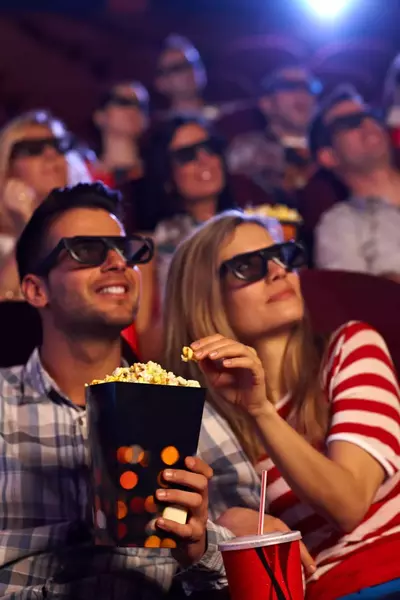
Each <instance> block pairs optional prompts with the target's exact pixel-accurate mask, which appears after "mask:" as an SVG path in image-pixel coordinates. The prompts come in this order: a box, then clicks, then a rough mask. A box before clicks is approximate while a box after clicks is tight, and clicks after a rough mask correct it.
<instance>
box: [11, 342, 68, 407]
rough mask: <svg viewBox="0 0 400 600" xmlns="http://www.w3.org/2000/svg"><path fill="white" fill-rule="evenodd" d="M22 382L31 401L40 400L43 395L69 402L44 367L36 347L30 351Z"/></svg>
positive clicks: (26, 395)
mask: <svg viewBox="0 0 400 600" xmlns="http://www.w3.org/2000/svg"><path fill="white" fill-rule="evenodd" d="M22 383H23V386H24V391H25V394H24V395H25V397H29V398H30V399H31V401H32V402H38V401H40V400H41V399H43V396H48V397H50V398H54V399H56V397H57V398H58V399H59V400H60V399H61V400H64V401H67V402H70V400H69V399H68V398H67V396H66V395H65V394H63V392H62V391H61V390H60V388H59V387H58V385H57V384H56V382H55V381H54V379H52V377H50V375H49V374H48V373H47V371H46V369H45V368H44V366H43V364H42V361H41V359H40V354H39V349H38V348H35V350H34V351H33V352H32V354H31V356H30V357H29V360H28V362H27V363H26V365H25V367H24V369H23V376H22Z"/></svg>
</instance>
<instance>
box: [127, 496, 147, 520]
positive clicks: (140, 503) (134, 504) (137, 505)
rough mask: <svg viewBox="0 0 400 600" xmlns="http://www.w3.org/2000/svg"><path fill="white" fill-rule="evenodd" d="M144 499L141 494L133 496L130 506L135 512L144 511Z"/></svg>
mask: <svg viewBox="0 0 400 600" xmlns="http://www.w3.org/2000/svg"><path fill="white" fill-rule="evenodd" d="M144 501H145V499H144V498H141V497H140V496H137V497H136V498H132V500H131V501H130V503H129V508H130V509H131V511H132V512H133V513H136V514H137V515H139V514H141V513H144V510H145V508H144Z"/></svg>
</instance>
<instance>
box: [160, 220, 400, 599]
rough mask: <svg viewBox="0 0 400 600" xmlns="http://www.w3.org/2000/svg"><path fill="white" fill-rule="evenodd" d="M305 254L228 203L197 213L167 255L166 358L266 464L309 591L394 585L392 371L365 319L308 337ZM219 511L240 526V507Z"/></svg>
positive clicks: (277, 510)
mask: <svg viewBox="0 0 400 600" xmlns="http://www.w3.org/2000/svg"><path fill="white" fill-rule="evenodd" d="M338 237H339V238H340V230H339V231H338ZM301 258H302V257H301V253H300V248H299V247H296V245H295V244H294V243H293V242H289V243H286V244H284V245H282V244H280V243H278V244H276V240H275V239H273V238H272V237H271V235H270V233H269V231H268V229H267V228H266V226H265V222H264V221H261V220H260V219H256V218H254V217H253V218H252V217H246V216H245V215H243V214H241V213H238V212H236V211H231V212H228V213H226V214H222V215H219V216H217V217H215V218H214V219H212V220H211V221H210V222H209V223H207V224H205V225H204V226H203V227H202V228H201V229H200V230H199V231H197V232H196V233H195V234H194V235H193V236H191V237H190V238H189V239H187V240H186V241H185V242H183V244H181V246H180V247H179V248H178V250H177V252H176V253H175V256H174V258H173V261H172V264H171V269H170V273H169V278H168V286H167V294H166V307H165V340H166V343H165V358H166V366H167V368H168V369H172V370H174V371H175V372H179V373H180V374H181V375H183V376H187V377H189V376H190V377H194V378H196V379H197V378H199V379H200V381H201V383H202V384H203V385H205V386H207V387H208V388H209V390H210V395H209V400H210V402H211V403H212V404H213V406H214V407H215V409H216V410H217V411H219V412H220V413H221V414H222V415H224V417H225V418H226V419H227V420H228V422H229V423H230V425H231V427H232V429H233V430H234V431H235V433H236V434H237V435H238V438H239V441H240V442H241V444H242V447H243V448H244V449H245V450H246V452H247V454H248V456H249V457H250V458H251V460H252V461H253V463H254V464H255V465H256V467H257V469H259V470H260V471H261V469H266V470H267V472H268V474H267V505H268V507H269V512H270V513H271V515H272V516H274V517H278V518H279V519H282V521H284V522H286V524H287V525H288V526H289V527H291V528H292V529H299V530H300V531H301V533H302V536H303V540H304V542H305V544H306V545H307V547H308V549H309V550H310V552H311V554H312V555H313V557H314V558H315V560H316V564H317V571H316V573H315V575H314V576H313V577H311V578H310V579H309V581H308V584H307V595H306V598H307V600H317V599H318V600H319V599H322V598H323V600H337V599H338V598H341V597H342V596H345V595H346V594H351V593H353V592H357V591H358V590H361V589H364V588H368V587H370V586H375V585H381V584H384V583H385V582H390V583H388V584H387V585H383V586H382V588H380V589H379V588H378V591H377V593H376V594H375V595H374V594H373V593H371V595H367V594H366V596H365V597H368V598H372V597H373V598H378V597H379V598H383V597H389V592H390V591H391V592H392V594H393V596H391V597H395V591H396V592H397V594H399V592H400V579H399V578H400V563H399V560H398V556H399V552H400V512H399V502H400V444H399V440H400V403H399V400H400V392H399V388H398V383H397V377H396V373H395V370H394V367H393V364H392V360H391V357H390V355H389V353H388V350H387V347H386V344H385V342H384V341H383V339H382V338H381V336H380V335H379V334H378V333H377V332H376V331H375V330H374V329H372V328H371V327H369V326H368V325H366V324H365V323H360V322H351V323H347V324H345V325H343V326H342V327H341V328H340V329H339V330H338V331H336V332H335V333H334V334H333V336H332V337H331V338H330V340H329V341H327V342H325V343H322V340H321V341H320V342H318V343H317V340H316V339H315V337H314V335H313V332H312V331H311V330H310V326H309V323H308V319H307V317H306V315H305V310H304V301H303V298H302V295H301V289H300V285H299V278H298V275H297V274H296V273H295V272H293V268H295V267H296V266H299V264H301V263H300V259H301ZM205 282H206V284H205ZM190 341H193V343H192V344H191V347H192V349H193V351H194V357H195V359H196V360H197V361H199V362H195V361H191V362H188V363H184V364H182V363H180V362H179V356H178V353H179V348H181V347H182V345H184V344H188V342H190ZM224 524H225V525H226V526H227V527H228V528H229V529H230V530H232V531H233V533H237V532H238V531H240V529H241V526H242V523H241V516H240V513H237V514H236V515H235V514H233V515H228V516H227V517H226V519H225V521H224ZM365 565H368V568H367V569H366V568H365ZM396 579H397V581H395V580H396ZM385 591H386V593H387V594H388V595H387V596H386V595H385ZM379 592H380V593H379ZM357 597H358V596H357ZM362 597H363V596H362V595H361V596H360V598H362Z"/></svg>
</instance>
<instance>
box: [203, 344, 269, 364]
mask: <svg viewBox="0 0 400 600" xmlns="http://www.w3.org/2000/svg"><path fill="white" fill-rule="evenodd" d="M195 356H196V358H197V359H198V360H204V359H205V358H210V359H211V360H221V359H224V358H231V357H236V356H248V357H250V358H251V359H252V361H253V362H255V361H258V358H257V355H256V354H254V353H253V352H252V351H251V350H250V348H249V347H248V346H245V345H244V344H240V343H239V342H232V340H224V341H223V342H215V343H214V344H208V345H207V346H205V347H204V349H201V350H198V351H196V352H195Z"/></svg>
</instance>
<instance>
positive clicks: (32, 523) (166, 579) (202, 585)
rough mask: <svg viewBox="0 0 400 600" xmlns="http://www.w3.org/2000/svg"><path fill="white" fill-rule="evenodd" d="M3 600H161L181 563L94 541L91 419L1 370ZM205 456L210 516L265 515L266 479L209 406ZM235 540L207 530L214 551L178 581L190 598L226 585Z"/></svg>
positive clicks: (32, 371) (34, 375) (43, 380)
mask: <svg viewBox="0 0 400 600" xmlns="http://www.w3.org/2000/svg"><path fill="white" fill-rule="evenodd" d="M0 396H1V400H0V423H1V435H0V460H1V466H0V493H1V511H0V522H1V527H0V596H1V597H2V598H3V597H5V598H7V599H12V598H13V599H14V598H15V599H18V600H33V599H35V600H36V599H38V600H40V599H44V598H57V599H60V600H64V599H67V598H68V599H71V600H72V599H74V600H79V599H81V598H82V599H83V598H85V600H87V599H88V598H96V600H101V599H103V598H104V599H106V598H107V600H111V599H114V598H115V599H118V600H125V598H126V599H128V598H129V600H138V599H139V598H140V599H143V600H144V599H148V600H150V599H151V600H153V599H155V598H159V597H162V596H163V594H164V593H165V591H166V590H168V589H169V588H170V586H171V583H172V579H173V577H174V575H175V574H176V573H177V572H178V565H177V563H176V562H175V560H174V559H173V558H172V556H171V554H170V551H169V550H163V549H161V550H151V549H133V548H103V547H98V546H94V545H93V543H92V541H91V521H92V516H91V508H90V506H89V501H88V472H89V469H88V464H89V460H88V448H87V443H86V441H87V435H86V415H85V411H84V410H83V409H81V408H79V407H77V406H75V405H74V404H73V403H72V402H70V401H69V400H68V398H66V397H65V396H64V395H63V394H62V392H61V391H60V390H59V389H58V388H57V385H56V384H55V382H54V381H52V379H51V378H50V377H49V375H48V374H47V373H46V372H45V370H44V369H43V367H42V365H41V362H40V358H39V353H38V351H37V350H35V352H34V353H33V354H32V356H31V358H30V359H29V361H28V363H27V364H26V365H25V366H24V367H13V368H11V369H4V370H1V371H0ZM199 456H201V457H202V458H203V459H204V460H205V461H206V462H208V463H209V464H210V465H211V467H212V468H213V469H214V472H215V477H214V478H213V480H212V482H211V485H210V505H211V508H210V517H211V518H212V519H215V518H216V517H218V516H219V515H220V514H221V513H222V512H224V511H225V510H226V509H227V508H229V507H232V506H246V507H249V508H254V509H256V508H257V507H258V502H259V492H260V490H259V480H258V477H257V475H256V473H255V471H254V470H253V468H252V466H251V465H250V464H249V462H248V461H247V459H246V458H245V456H244V454H243V452H242V450H241V448H240V446H239V443H238V441H237V440H236V438H235V437H234V435H233V433H232V432H231V430H230V429H229V427H228V426H227V424H226V422H225V421H224V420H223V419H222V418H221V417H220V416H219V415H217V414H215V413H214V412H213V410H212V408H211V407H210V406H207V407H206V408H205V412H204V419H203V426H202V432H201V437H200V443H199ZM230 537H232V534H231V533H230V532H229V531H227V530H225V529H223V528H222V527H218V526H216V525H213V524H212V522H211V521H209V523H208V549H207V552H206V554H205V555H204V556H203V558H202V560H201V561H200V562H199V563H198V564H197V565H196V566H194V567H191V568H190V569H188V570H186V571H181V572H180V573H179V577H180V578H181V579H182V583H183V584H184V587H185V589H186V590H187V591H190V590H200V589H212V588H220V587H223V586H224V585H226V580H225V577H224V570H223V565H222V560H221V555H220V553H219V552H217V551H216V550H217V543H218V541H221V540H223V539H229V538H230Z"/></svg>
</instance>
